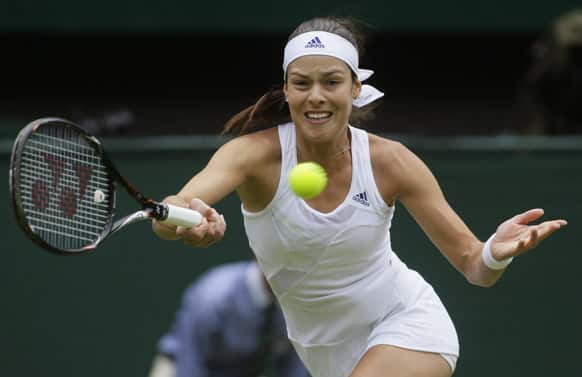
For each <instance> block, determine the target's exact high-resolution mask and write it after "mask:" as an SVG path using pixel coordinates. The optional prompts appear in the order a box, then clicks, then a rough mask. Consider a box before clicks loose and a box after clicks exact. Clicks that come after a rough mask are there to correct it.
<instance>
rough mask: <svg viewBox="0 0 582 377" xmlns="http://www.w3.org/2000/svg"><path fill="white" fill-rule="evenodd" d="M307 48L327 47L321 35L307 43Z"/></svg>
mask: <svg viewBox="0 0 582 377" xmlns="http://www.w3.org/2000/svg"><path fill="white" fill-rule="evenodd" d="M305 48H325V45H324V44H323V43H322V42H321V40H320V39H319V37H315V38H313V39H312V40H310V41H309V42H307V44H306V45H305Z"/></svg>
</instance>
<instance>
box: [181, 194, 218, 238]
mask: <svg viewBox="0 0 582 377" xmlns="http://www.w3.org/2000/svg"><path fill="white" fill-rule="evenodd" d="M190 208H191V209H194V210H196V211H198V212H200V214H201V215H202V216H203V218H202V221H201V222H200V224H198V225H197V226H194V227H191V228H184V227H177V228H176V234H177V235H178V236H179V237H180V238H181V239H182V240H183V241H184V243H185V244H187V245H190V246H195V247H208V246H210V245H212V244H213V243H215V242H217V241H219V240H221V239H222V238H223V237H224V233H225V231H226V221H225V220H224V216H222V215H220V214H219V213H218V212H217V211H216V210H215V209H214V208H212V207H210V206H209V205H207V204H206V203H204V202H203V201H202V200H200V199H192V201H191V202H190Z"/></svg>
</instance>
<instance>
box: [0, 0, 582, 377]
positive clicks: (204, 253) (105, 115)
mask: <svg viewBox="0 0 582 377" xmlns="http://www.w3.org/2000/svg"><path fill="white" fill-rule="evenodd" d="M580 6H581V4H580V1H579V0H576V1H574V0H555V1H552V2H547V1H546V2H540V1H538V2H532V1H526V0H507V1H504V2H491V1H484V0H483V1H482V0H478V1H477V0H475V1H460V0H443V1H440V2H432V1H428V0H424V1H420V2H403V1H400V2H385V1H381V0H362V1H358V2H354V1H345V0H335V1H331V0H324V1H303V0H297V1H294V2H270V1H267V0H257V1H251V2H196V1H185V0H167V1H164V2H159V1H158V2H156V1H152V0H145V1H136V0H129V1H121V2H114V1H112V0H103V1H101V2H91V3H88V2H79V1H72V0H54V1H51V2H46V1H40V0H29V1H19V2H16V1H15V2H4V3H3V4H2V5H1V6H0V43H1V46H2V58H1V59H0V84H1V87H2V90H0V151H1V153H0V166H1V169H2V171H4V174H5V179H6V181H7V172H8V164H9V154H8V153H9V150H10V147H11V143H12V141H13V139H14V137H15V136H16V133H17V131H18V129H20V128H21V127H23V126H24V125H25V124H26V123H27V122H29V121H31V120H33V119H35V118H38V117H45V116H61V117H65V118H68V119H71V120H73V121H75V122H78V123H79V124H82V125H83V126H84V127H86V128H87V129H90V131H91V132H94V133H96V134H98V135H99V136H106V137H107V139H106V140H105V147H106V149H107V150H108V151H110V154H111V155H112V158H113V160H114V161H115V163H116V165H118V167H119V169H120V171H121V172H122V173H123V174H124V175H125V176H127V178H128V179H129V180H130V181H132V182H134V183H135V185H136V186H137V187H139V188H140V189H142V190H143V191H144V193H145V194H147V195H151V196H153V197H156V198H162V197H164V196H165V195H167V194H169V193H173V192H175V191H176V190H177V189H178V188H179V187H181V186H182V185H183V184H184V183H185V182H186V180H188V179H189V178H190V177H191V176H192V175H193V174H194V173H195V172H197V171H198V170H199V169H200V168H201V167H202V166H203V165H204V163H205V162H206V161H207V160H208V158H209V157H210V155H211V153H212V151H213V150H214V148H216V147H217V146H218V145H219V144H220V143H221V142H223V141H224V139H217V138H213V137H210V136H208V135H215V134H216V133H217V132H218V130H220V128H221V125H222V124H224V122H225V121H226V120H228V119H229V117H230V116H232V115H233V114H235V113H236V112H237V111H239V110H240V109H242V108H244V107H246V106H249V105H251V104H252V103H254V101H255V100H256V99H257V98H258V97H260V96H261V95H262V94H263V93H264V92H265V90H266V89H268V88H269V87H271V85H273V84H281V77H282V74H281V58H282V56H281V55H282V48H283V44H284V43H285V41H286V38H287V35H288V34H289V33H290V32H291V31H292V30H293V28H294V27H295V26H296V25H297V24H298V23H299V22H301V21H303V20H305V19H309V18H311V17H314V16H321V15H336V16H351V17H355V18H356V19H359V20H361V21H362V22H363V23H364V24H365V25H366V26H367V30H365V31H366V32H367V34H368V36H369V38H368V42H367V44H366V45H365V47H366V50H365V51H366V52H365V55H364V56H363V57H362V66H363V67H364V68H370V69H374V70H375V71H376V73H375V75H374V76H373V78H372V80H371V84H373V85H375V86H377V87H378V88H379V89H381V90H383V91H385V92H386V97H385V99H384V104H383V105H382V106H381V107H380V108H379V109H378V111H377V112H376V114H377V116H376V118H375V119H374V120H372V121H370V122H369V123H366V124H365V125H364V128H366V129H368V130H371V131H373V132H375V133H379V134H387V135H393V136H394V137H395V138H397V139H400V140H402V141H403V142H404V143H405V144H407V145H409V146H410V147H411V148H412V149H413V150H414V151H415V152H416V153H418V154H419V155H420V156H421V157H422V158H423V159H424V160H425V161H426V162H427V164H428V165H429V167H431V169H432V170H433V171H434V173H435V175H436V176H437V177H438V178H439V180H440V183H441V185H442V186H443V189H444V191H445V193H446V195H447V198H448V200H449V201H450V203H451V204H452V206H453V207H454V208H455V209H456V210H457V211H458V213H459V214H460V215H461V217H462V218H463V219H465V221H466V222H467V224H468V225H469V226H470V228H471V229H473V231H474V232H475V233H476V235H477V236H479V237H480V238H481V239H483V240H484V239H486V238H487V237H489V235H490V234H491V233H493V232H494V231H495V227H496V226H497V224H499V223H500V222H502V221H503V220H505V219H507V218H508V217H510V216H513V215H514V214H516V213H518V212H520V211H523V210H526V209H528V208H531V207H543V208H545V210H546V213H547V215H546V218H566V219H567V220H568V221H569V223H570V225H569V226H568V227H566V228H565V229H563V230H561V231H560V232H559V233H558V234H556V235H555V236H554V237H552V239H550V240H548V241H546V242H545V243H543V244H542V245H541V246H540V247H539V248H538V249H537V250H535V251H534V252H532V253H531V254H529V255H526V256H523V257H520V258H518V259H517V260H516V261H515V262H514V263H513V264H512V265H511V267H510V268H509V271H508V273H507V275H506V276H504V277H503V278H502V280H501V281H500V282H499V284H498V285H497V286H495V287H493V288H491V289H483V288H478V287H474V286H471V285H469V284H468V283H467V282H466V281H465V280H464V278H463V277H462V276H461V275H460V274H458V273H457V272H456V271H455V270H454V269H453V268H452V267H451V266H450V265H449V264H448V262H447V261H446V260H445V258H443V257H442V256H440V255H439V253H438V252H437V251H436V250H435V248H434V247H433V246H432V245H431V243H430V242H429V241H428V240H427V238H426V237H425V236H424V235H423V234H422V232H421V230H420V229H419V227H418V226H417V225H416V224H415V223H414V221H413V220H412V219H411V218H410V216H409V215H408V214H407V213H406V210H405V209H404V208H402V207H401V206H399V207H398V208H397V211H396V216H395V220H394V224H393V228H392V240H393V247H394V249H395V250H396V251H397V252H398V254H399V255H400V256H401V258H402V259H403V260H404V261H405V262H407V263H408V265H409V266H411V267H412V268H415V269H417V270H418V271H420V272H421V273H422V275H423V276H424V277H425V278H426V279H427V280H428V281H429V282H430V283H432V284H433V285H434V287H435V289H436V290H437V292H438V293H439V294H440V296H441V298H442V299H443V301H444V303H445V305H446V306H447V308H448V309H449V311H450V314H451V316H452V318H453V320H454V322H455V323H456V326H457V330H458V332H459V336H460V341H461V352H462V354H461V357H460V360H459V363H458V369H457V371H456V373H455V376H460V377H492V376H495V377H521V376H533V377H542V376H543V377H546V376H578V375H579V374H580V372H579V371H580V366H579V362H578V351H579V350H580V346H579V345H578V343H577V340H578V339H580V338H582V325H581V323H580V322H581V320H582V297H581V294H580V288H581V287H582V274H580V273H579V271H578V270H579V268H580V267H579V266H580V265H582V255H581V253H580V246H579V245H580V241H579V240H580V235H581V234H582V232H581V230H580V224H581V222H582V201H581V200H580V196H581V193H582V139H581V137H582V136H580V134H581V133H582V124H581V123H580V118H578V123H577V124H574V123H573V124H571V125H569V127H552V125H551V124H546V125H540V124H539V122H540V119H538V118H537V117H536V112H537V111H539V110H540V109H538V108H535V106H532V104H531V103H526V102H527V101H525V100H524V97H526V96H527V95H531V94H532V92H533V91H535V89H536V88H533V89H532V88H527V85H526V84H527V79H528V76H530V75H531V74H532V73H534V74H535V73H539V72H540V70H541V71H543V69H540V66H539V63H540V59H541V58H540V41H543V40H545V39H547V36H548V34H547V33H548V29H549V27H550V25H551V24H552V22H553V21H554V20H555V18H556V17H557V16H558V15H560V14H563V13H564V12H566V11H569V10H571V9H572V8H574V7H580ZM542 47H544V46H542ZM546 47H547V46H546ZM577 48H578V50H577V51H578V53H579V52H580V51H582V50H581V46H578V47H577ZM573 51H574V50H573ZM577 56H578V57H580V56H582V55H577ZM541 60H543V59H541ZM579 64H580V62H579ZM581 66H582V65H581ZM546 69H547V72H551V73H553V71H552V69H553V67H549V68H547V67H546ZM577 77H582V76H577ZM579 82H580V81H579ZM580 87H582V84H580V86H579V88H580ZM557 91H558V93H559V94H561V93H566V91H565V90H564V91H561V90H560V88H558V89H557ZM571 93H574V94H572V96H571V97H568V98H566V99H568V100H570V99H572V98H574V100H575V102H574V104H576V103H579V102H580V100H579V98H581V97H580V96H579V95H578V96H577V97H576V94H575V93H576V92H574V91H572V92H571ZM577 93H580V92H577ZM549 97H552V98H553V97H555V96H553V95H549ZM558 97H560V96H558ZM566 97H567V96H566ZM576 101H577V102H576ZM574 107H577V108H578V109H579V108H580V106H574ZM542 121H543V119H542ZM546 121H547V120H546ZM557 134H559V135H560V136H556V135H557ZM192 135H194V136H192ZM196 135H203V136H196ZM524 135H526V136H524ZM532 135H533V136H532ZM576 135H578V136H576ZM468 136H470V137H468ZM0 197H2V198H4V200H0V214H1V217H0V221H2V222H3V223H4V224H5V225H4V227H2V230H0V232H1V239H2V246H1V247H2V259H1V261H0V279H1V281H0V287H1V288H0V289H1V293H2V296H3V297H4V300H3V301H2V305H1V311H0V313H1V317H0V319H1V321H0V336H1V337H2V342H1V343H0V376H1V377H3V376H18V377H45V376H46V377H56V376H59V377H61V376H71V377H78V376H82V377H97V376H99V377H102V376H124V377H142V376H145V375H146V373H147V371H148V369H149V366H150V362H151V359H152V357H153V355H154V354H155V352H156V342H157V340H158V338H159V337H160V336H161V335H162V334H163V333H164V332H165V331H167V329H168V327H169V326H170V324H171V322H172V320H173V317H174V311H175V310H176V309H177V306H178V304H179V301H180V296H181V294H182V291H183V289H184V288H185V287H186V286H187V285H188V284H189V283H190V282H191V281H192V280H193V279H195V278H196V277H197V276H198V275H199V274H200V273H201V272H202V271H205V270H207V269H208V268H209V267H211V266H214V265H216V264H219V263H224V262H227V261H234V260H241V259H245V258H251V257H252V255H251V252H250V250H249V249H248V247H247V240H246V237H245V235H244V231H243V229H242V217H241V215H240V209H239V202H238V200H237V198H236V197H234V196H232V197H229V198H227V199H226V200H224V201H223V202H222V203H220V204H219V205H218V209H219V210H220V211H222V212H224V214H225V216H226V218H227V221H228V224H229V227H228V231H227V234H226V237H225V240H224V241H223V242H221V243H219V244H217V245H215V246H213V247H211V248H209V249H207V250H194V249H190V248H187V247H185V246H183V245H182V244H181V243H180V242H165V241H162V240H160V239H157V238H156V237H155V236H154V235H153V234H152V232H151V231H150V229H149V225H148V224H138V225H134V226H131V227H129V228H127V229H125V230H124V231H122V232H120V233H118V234H116V235H115V236H113V237H112V238H110V239H108V240H107V241H106V242H105V243H104V244H103V246H102V247H101V248H100V249H99V250H97V251H95V252H94V253H92V254H89V255H83V256H75V257H62V256H57V255H52V254H48V253H46V252H44V251H42V250H40V249H38V248H37V247H35V246H34V245H33V244H32V243H31V242H29V241H28V240H27V239H26V238H25V236H24V234H23V233H22V232H21V231H20V230H19V229H18V227H17V225H16V224H15V222H14V218H13V214H12V208H11V206H10V200H9V190H8V185H7V184H6V183H5V184H4V185H0ZM119 197H120V204H119V207H120V208H119V211H118V212H119V213H120V214H126V213H128V212H129V211H131V210H133V209H134V208H135V207H134V204H133V202H131V199H129V198H128V197H127V196H126V195H125V194H124V193H120V195H119Z"/></svg>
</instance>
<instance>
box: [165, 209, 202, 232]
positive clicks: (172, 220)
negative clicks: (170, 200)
mask: <svg viewBox="0 0 582 377" xmlns="http://www.w3.org/2000/svg"><path fill="white" fill-rule="evenodd" d="M166 206H167V208H168V216H167V217H166V218H165V219H164V220H161V221H160V222H161V223H162V224H170V225H176V226H183V227H185V228H190V227H193V226H196V225H198V224H200V222H201V221H202V215H201V214H200V212H198V211H194V210H193V209H189V208H184V207H178V206H175V205H172V204H166Z"/></svg>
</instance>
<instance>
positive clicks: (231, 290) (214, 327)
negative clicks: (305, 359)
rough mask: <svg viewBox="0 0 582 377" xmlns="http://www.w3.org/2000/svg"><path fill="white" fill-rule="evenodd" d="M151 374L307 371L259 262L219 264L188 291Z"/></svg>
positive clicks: (230, 376)
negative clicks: (294, 346)
mask: <svg viewBox="0 0 582 377" xmlns="http://www.w3.org/2000/svg"><path fill="white" fill-rule="evenodd" d="M149 376H150V377H259V376H268V377H308V376H309V374H308V372H307V370H306V369H305V367H304V366H303V364H302V363H301V361H300V359H299V357H298V356H297V354H296V353H295V351H294V350H293V348H292V346H291V343H290V342H289V340H288V339H287V332H286V329H285V321H284V319H283V314H282V312H281V309H280V308H279V306H278V305H277V304H276V302H275V300H274V296H273V294H272V293H271V290H270V289H269V287H268V285H267V282H266V280H265V279H264V277H263V275H262V273H261V271H260V270H259V267H258V265H257V264H256V263H255V262H238V263H229V264H225V265H222V266H219V267H215V268H213V269H211V270H210V271H208V272H206V273H205V274H203V275H202V276H201V277H200V278H199V279H197V280H195V281H194V282H193V283H192V284H191V285H190V286H189V287H188V288H187V290H186V291H185V293H184V295H183V300H182V305H181V307H180V309H179V310H178V312H177V313H176V318H175V321H174V324H173V326H172V328H171V330H170V331H169V332H168V333H167V334H166V335H164V336H163V337H162V338H161V340H160V341H159V344H158V354H157V355H156V357H155V359H154V362H153V365H152V368H151V371H150V375H149Z"/></svg>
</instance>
